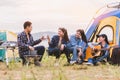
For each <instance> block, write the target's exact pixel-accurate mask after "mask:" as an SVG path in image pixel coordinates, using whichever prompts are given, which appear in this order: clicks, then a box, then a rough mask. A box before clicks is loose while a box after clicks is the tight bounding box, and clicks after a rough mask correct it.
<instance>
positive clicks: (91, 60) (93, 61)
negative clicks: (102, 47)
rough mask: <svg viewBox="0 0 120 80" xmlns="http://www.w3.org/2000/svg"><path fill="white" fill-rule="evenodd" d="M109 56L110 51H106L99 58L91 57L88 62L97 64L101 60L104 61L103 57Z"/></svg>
mask: <svg viewBox="0 0 120 80" xmlns="http://www.w3.org/2000/svg"><path fill="white" fill-rule="evenodd" d="M108 57H109V51H106V52H105V54H104V55H103V56H101V57H98V58H89V59H88V62H89V63H93V64H96V63H97V62H101V61H103V59H105V58H108Z"/></svg>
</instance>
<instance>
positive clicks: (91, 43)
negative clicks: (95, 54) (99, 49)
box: [88, 42, 99, 48]
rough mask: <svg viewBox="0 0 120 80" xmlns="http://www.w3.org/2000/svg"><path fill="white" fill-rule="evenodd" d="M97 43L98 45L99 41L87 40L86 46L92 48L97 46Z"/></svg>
mask: <svg viewBox="0 0 120 80" xmlns="http://www.w3.org/2000/svg"><path fill="white" fill-rule="evenodd" d="M97 45H99V43H94V42H89V43H88V46H89V47H90V48H94V46H97Z"/></svg>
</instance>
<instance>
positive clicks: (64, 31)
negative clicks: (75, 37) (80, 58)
mask: <svg viewBox="0 0 120 80" xmlns="http://www.w3.org/2000/svg"><path fill="white" fill-rule="evenodd" d="M59 30H61V31H62V32H63V33H64V36H63V39H64V40H65V41H67V42H68V41H69V38H68V32H67V29H65V28H59Z"/></svg>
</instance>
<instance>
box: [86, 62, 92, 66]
mask: <svg viewBox="0 0 120 80" xmlns="http://www.w3.org/2000/svg"><path fill="white" fill-rule="evenodd" d="M85 64H86V65H88V66H93V63H90V62H87V63H85Z"/></svg>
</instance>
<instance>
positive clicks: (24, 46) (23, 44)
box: [17, 31, 41, 56]
mask: <svg viewBox="0 0 120 80" xmlns="http://www.w3.org/2000/svg"><path fill="white" fill-rule="evenodd" d="M17 41H18V47H19V54H20V56H22V55H25V54H29V46H34V45H37V44H39V43H40V42H41V40H40V39H38V40H36V41H34V40H33V37H32V35H31V34H30V33H29V41H28V38H27V35H26V33H25V32H24V31H23V32H21V33H20V34H18V36H17Z"/></svg>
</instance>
